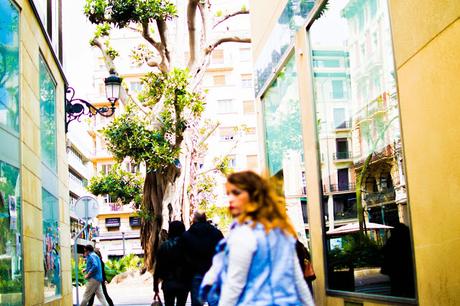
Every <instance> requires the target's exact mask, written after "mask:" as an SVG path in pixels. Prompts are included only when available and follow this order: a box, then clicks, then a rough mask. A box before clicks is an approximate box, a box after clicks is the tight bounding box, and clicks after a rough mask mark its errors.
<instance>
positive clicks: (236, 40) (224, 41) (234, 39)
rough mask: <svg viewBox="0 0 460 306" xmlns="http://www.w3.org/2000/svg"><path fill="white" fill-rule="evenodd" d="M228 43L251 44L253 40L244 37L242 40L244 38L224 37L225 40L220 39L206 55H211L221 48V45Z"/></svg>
mask: <svg viewBox="0 0 460 306" xmlns="http://www.w3.org/2000/svg"><path fill="white" fill-rule="evenodd" d="M226 42H239V43H250V42H251V39H250V38H244V37H243V38H242V37H238V36H231V37H223V38H220V39H218V40H217V41H216V42H214V43H212V44H210V45H209V46H208V47H207V48H206V49H205V50H204V51H205V54H206V55H207V54H209V53H211V52H212V50H214V49H215V48H217V46H219V45H220V44H223V43H226Z"/></svg>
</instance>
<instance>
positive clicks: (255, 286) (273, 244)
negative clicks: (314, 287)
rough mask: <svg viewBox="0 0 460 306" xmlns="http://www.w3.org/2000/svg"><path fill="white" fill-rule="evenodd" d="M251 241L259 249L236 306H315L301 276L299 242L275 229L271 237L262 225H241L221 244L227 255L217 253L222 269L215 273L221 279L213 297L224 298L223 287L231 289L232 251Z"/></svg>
mask: <svg viewBox="0 0 460 306" xmlns="http://www.w3.org/2000/svg"><path fill="white" fill-rule="evenodd" d="M240 226H245V227H249V228H250V230H248V229H247V228H246V229H245V230H246V231H245V232H242V231H239V230H237V228H238V227H240ZM241 233H243V234H241ZM249 235H251V236H252V237H249ZM238 236H239V237H238ZM247 240H250V241H254V242H255V244H256V245H255V246H254V252H253V253H252V258H251V262H250V265H249V269H248V271H247V278H246V281H245V283H244V284H242V285H243V289H242V291H241V294H240V295H239V297H238V299H237V301H236V302H235V303H234V304H235V305H251V306H252V305H254V306H258V305H260V306H267V305H279V306H291V305H292V306H294V305H314V303H313V300H312V298H311V295H310V292H309V291H308V288H307V286H306V284H305V282H304V280H303V277H302V274H301V272H300V267H299V264H298V260H297V257H296V251H295V239H294V238H293V237H290V236H287V235H285V234H284V233H283V232H282V231H281V230H279V229H273V230H271V231H270V232H269V233H268V234H267V233H266V232H265V229H264V227H263V226H262V225H261V224H256V226H255V227H254V228H252V227H250V226H249V225H247V224H243V225H237V226H235V228H234V229H232V231H231V232H230V236H229V238H228V240H227V241H226V243H225V242H224V241H222V242H221V243H220V245H219V247H220V248H221V249H223V251H222V252H221V253H217V255H216V256H219V257H217V258H219V263H218V265H220V266H221V267H220V268H218V271H217V272H216V271H215V270H216V269H214V271H213V272H212V273H213V274H215V275H216V276H215V277H216V278H217V279H216V281H215V283H214V286H213V289H212V290H211V293H212V294H220V292H221V290H219V289H221V288H219V287H222V288H225V286H227V285H228V282H229V279H227V272H228V265H229V256H228V255H229V252H230V249H231V248H238V247H242V246H241V244H244V243H245V242H246V241H247ZM217 258H216V257H215V259H217ZM213 266H216V262H213ZM295 269H299V271H296V270H295ZM211 270H213V269H212V268H211ZM296 272H297V274H298V275H297V274H296ZM297 278H299V279H297ZM226 304H227V301H225V300H221V301H220V302H219V305H224V306H232V305H230V304H228V305H226ZM232 304H233V303H232Z"/></svg>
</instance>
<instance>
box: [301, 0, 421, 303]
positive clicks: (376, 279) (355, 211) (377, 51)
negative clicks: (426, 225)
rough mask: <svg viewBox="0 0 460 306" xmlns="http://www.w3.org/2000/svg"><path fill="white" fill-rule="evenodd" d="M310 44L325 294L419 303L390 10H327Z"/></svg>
mask: <svg viewBox="0 0 460 306" xmlns="http://www.w3.org/2000/svg"><path fill="white" fill-rule="evenodd" d="M309 38H310V48H311V59H312V71H313V82H314V91H315V93H314V97H315V101H314V102H315V106H316V116H317V117H316V121H317V122H318V129H317V137H318V142H319V156H320V160H321V180H322V182H321V183H322V184H321V185H322V199H323V200H322V205H323V216H324V220H325V222H324V224H325V229H324V232H325V240H326V241H325V245H326V250H325V252H326V254H325V257H326V261H327V279H328V283H327V288H328V289H330V290H339V291H350V292H357V293H362V294H373V295H385V296H395V297H404V298H415V290H414V288H415V287H414V268H413V266H414V265H413V261H412V257H413V254H412V248H411V238H410V227H411V224H410V220H409V216H408V205H409V204H408V200H407V193H406V181H405V175H404V169H403V154H402V144H401V133H400V130H401V129H400V123H399V122H400V120H399V106H398V95H397V91H396V79H395V67H394V62H393V53H392V43H391V33H390V26H389V16H388V8H387V6H386V2H385V1H379V0H368V1H357V0H350V1H348V0H346V1H343V0H334V1H329V6H328V8H327V10H326V11H325V14H324V15H323V16H322V17H321V18H319V19H318V20H317V21H316V22H315V23H314V24H313V25H312V27H311V28H310V30H309Z"/></svg>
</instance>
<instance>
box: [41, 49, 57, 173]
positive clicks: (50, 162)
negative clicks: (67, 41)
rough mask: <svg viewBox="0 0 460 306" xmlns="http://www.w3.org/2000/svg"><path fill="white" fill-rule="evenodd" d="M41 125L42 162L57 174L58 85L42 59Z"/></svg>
mask: <svg viewBox="0 0 460 306" xmlns="http://www.w3.org/2000/svg"><path fill="white" fill-rule="evenodd" d="M40 125H41V126H40V136H41V148H42V149H41V154H42V162H43V163H44V164H45V165H46V166H48V167H49V168H50V169H52V170H54V172H56V171H57V168H56V167H57V166H56V165H57V163H56V158H57V155H56V84H55V82H54V80H53V78H52V77H51V74H50V72H49V71H48V68H47V67H46V64H45V62H44V61H43V59H42V58H41V57H40Z"/></svg>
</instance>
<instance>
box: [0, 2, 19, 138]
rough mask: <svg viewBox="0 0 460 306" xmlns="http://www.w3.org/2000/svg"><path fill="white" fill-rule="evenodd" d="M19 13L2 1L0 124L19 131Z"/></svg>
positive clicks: (0, 6)
mask: <svg viewBox="0 0 460 306" xmlns="http://www.w3.org/2000/svg"><path fill="white" fill-rule="evenodd" d="M18 26H19V14H18V11H17V9H16V8H15V7H14V6H13V5H12V4H11V3H10V2H9V1H2V2H1V3H0V124H1V125H4V126H6V127H7V128H9V129H12V130H13V131H16V132H19V34H18Z"/></svg>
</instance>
